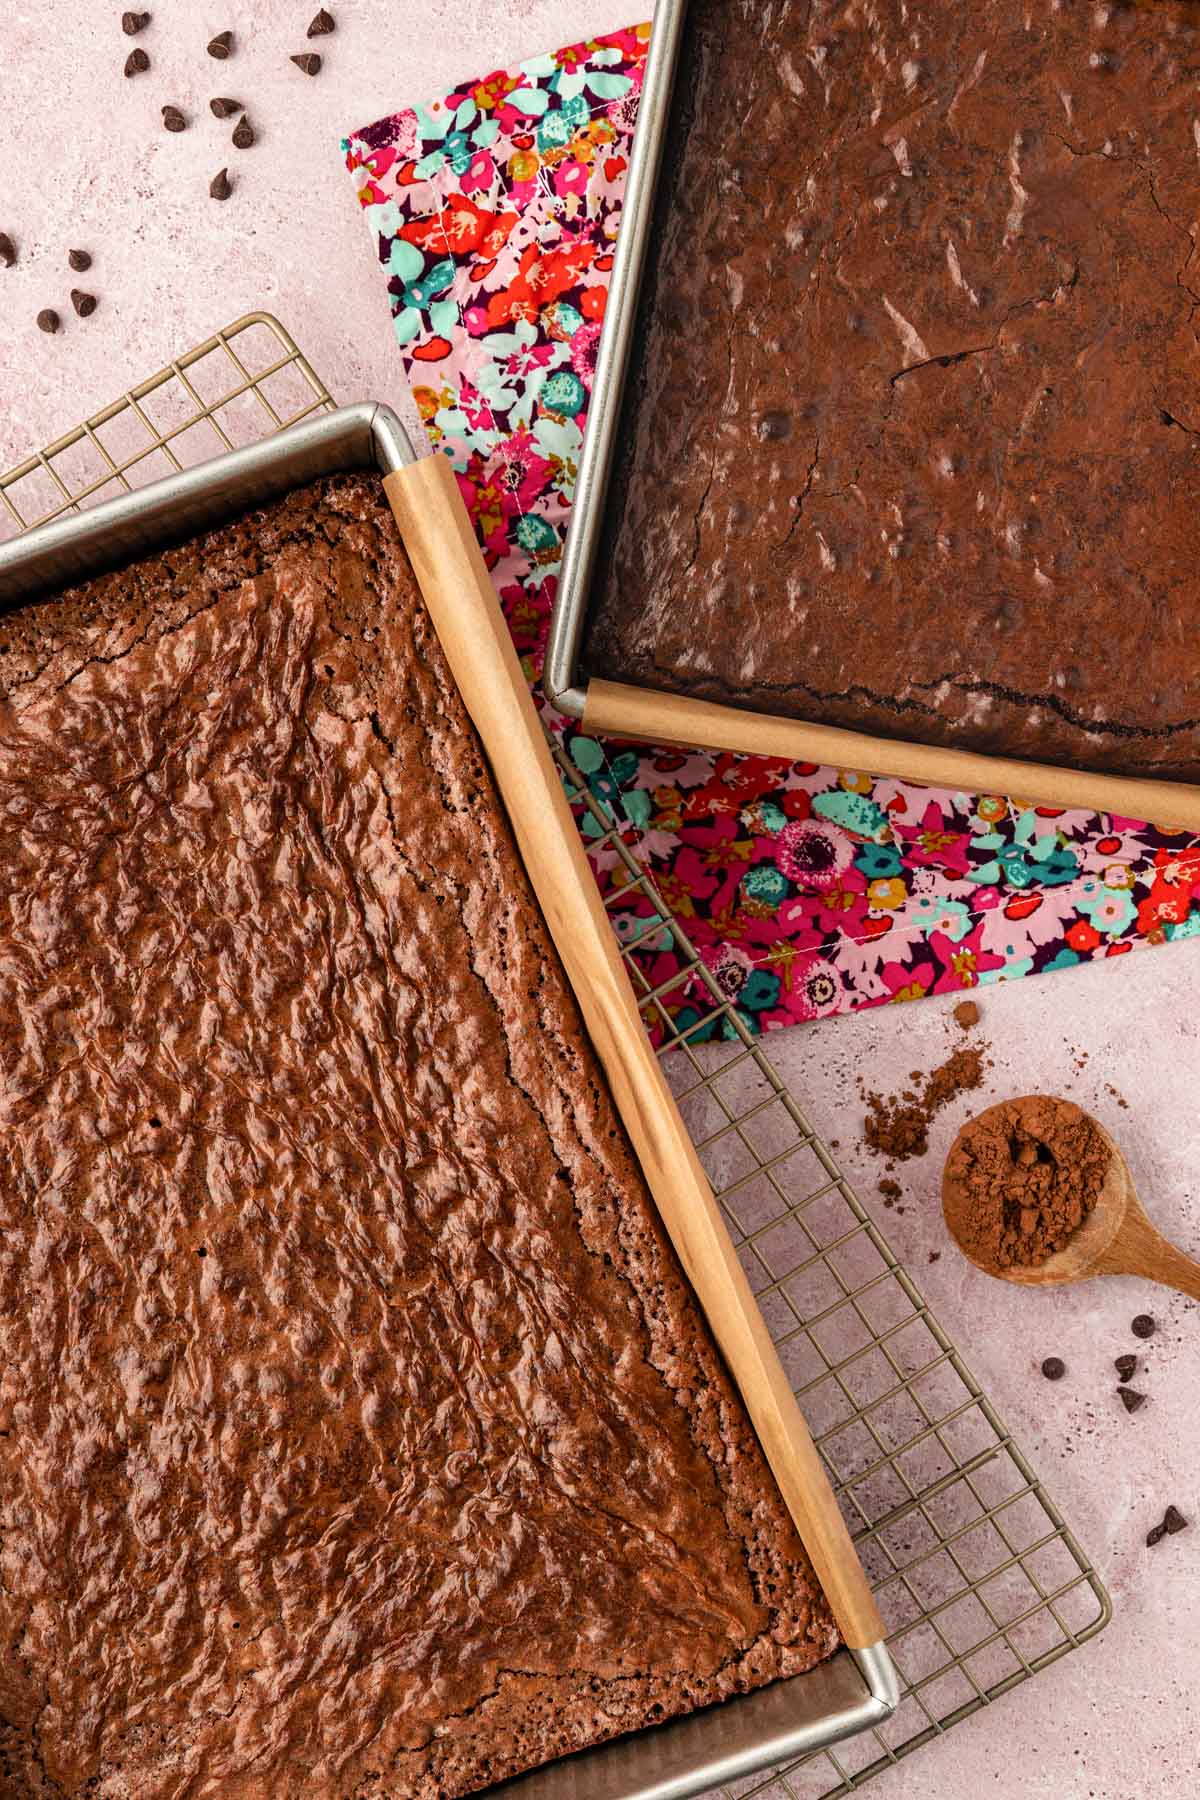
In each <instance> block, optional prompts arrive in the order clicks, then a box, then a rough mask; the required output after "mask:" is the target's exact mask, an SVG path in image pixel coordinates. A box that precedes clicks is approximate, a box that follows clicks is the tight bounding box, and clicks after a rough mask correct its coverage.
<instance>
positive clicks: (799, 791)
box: [779, 788, 812, 819]
mask: <svg viewBox="0 0 1200 1800" xmlns="http://www.w3.org/2000/svg"><path fill="white" fill-rule="evenodd" d="M779 804H780V806H781V807H782V808H783V810H784V812H785V813H786V814H787V816H788V818H789V819H810V818H811V817H812V795H811V794H810V793H809V791H808V789H807V788H788V790H787V792H786V793H785V794H784V795H783V796H782V798H781V799H780V802H779Z"/></svg>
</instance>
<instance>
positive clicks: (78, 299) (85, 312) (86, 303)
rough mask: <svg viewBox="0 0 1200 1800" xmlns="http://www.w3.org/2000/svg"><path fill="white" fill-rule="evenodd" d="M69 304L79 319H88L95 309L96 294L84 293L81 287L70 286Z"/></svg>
mask: <svg viewBox="0 0 1200 1800" xmlns="http://www.w3.org/2000/svg"><path fill="white" fill-rule="evenodd" d="M71 305H72V306H73V307H74V308H75V311H76V312H77V313H78V315H79V317H80V318H81V319H90V318H91V316H92V314H93V313H94V312H95V310H96V296H95V294H85V293H84V291H83V289H82V288H72V289H71Z"/></svg>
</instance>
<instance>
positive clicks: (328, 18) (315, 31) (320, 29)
mask: <svg viewBox="0 0 1200 1800" xmlns="http://www.w3.org/2000/svg"><path fill="white" fill-rule="evenodd" d="M332 30H333V14H332V13H331V12H326V11H325V8H324V7H322V8H321V10H320V12H319V13H318V14H317V16H316V18H315V19H314V20H313V22H312V24H311V25H310V26H309V28H308V33H307V35H308V36H309V37H310V38H311V37H328V36H329V34H330V32H331V31H332Z"/></svg>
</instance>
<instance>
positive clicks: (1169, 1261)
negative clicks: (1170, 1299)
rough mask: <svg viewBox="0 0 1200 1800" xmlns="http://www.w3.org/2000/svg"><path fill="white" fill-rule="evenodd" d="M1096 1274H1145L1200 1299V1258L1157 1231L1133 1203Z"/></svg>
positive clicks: (1148, 1277) (1147, 1277)
mask: <svg viewBox="0 0 1200 1800" xmlns="http://www.w3.org/2000/svg"><path fill="white" fill-rule="evenodd" d="M1096 1272H1097V1274H1104V1275H1144V1276H1145V1277H1146V1279H1147V1280H1148V1281H1161V1282H1162V1284H1163V1286H1164V1287H1173V1288H1178V1290H1179V1292H1180V1293H1181V1294H1188V1295H1189V1296H1190V1297H1191V1298H1192V1299H1193V1300H1200V1262H1197V1261H1196V1260H1195V1259H1194V1258H1193V1257H1190V1256H1185V1255H1184V1254H1183V1251H1182V1250H1177V1249H1176V1248H1175V1246H1174V1244H1169V1243H1168V1242H1167V1240H1166V1238H1165V1237H1163V1236H1161V1234H1160V1233H1159V1232H1157V1231H1155V1229H1154V1227H1153V1225H1151V1223H1150V1221H1149V1219H1148V1218H1147V1217H1146V1215H1145V1214H1144V1213H1143V1212H1142V1211H1141V1209H1140V1208H1134V1207H1131V1208H1130V1210H1129V1214H1128V1216H1127V1218H1126V1220H1125V1223H1124V1224H1123V1225H1122V1227H1121V1229H1120V1231H1119V1232H1118V1233H1117V1236H1116V1240H1115V1242H1114V1243H1112V1244H1111V1245H1110V1246H1109V1248H1108V1249H1107V1250H1106V1251H1105V1253H1104V1255H1103V1256H1102V1257H1101V1258H1100V1261H1099V1262H1098V1264H1097V1265H1096Z"/></svg>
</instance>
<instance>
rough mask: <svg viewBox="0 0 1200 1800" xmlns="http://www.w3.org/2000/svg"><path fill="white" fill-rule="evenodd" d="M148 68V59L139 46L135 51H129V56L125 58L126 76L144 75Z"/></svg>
mask: <svg viewBox="0 0 1200 1800" xmlns="http://www.w3.org/2000/svg"><path fill="white" fill-rule="evenodd" d="M149 67H150V58H149V57H148V56H147V55H146V52H145V51H144V50H143V49H142V47H141V45H140V44H139V45H138V47H137V49H136V50H131V51H130V52H129V55H128V56H127V57H126V58H125V73H126V75H144V74H145V73H146V70H147V69H148V68H149Z"/></svg>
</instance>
